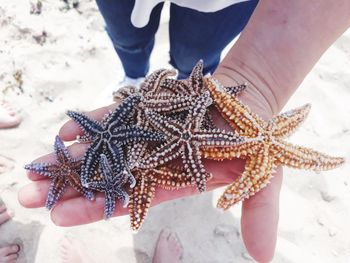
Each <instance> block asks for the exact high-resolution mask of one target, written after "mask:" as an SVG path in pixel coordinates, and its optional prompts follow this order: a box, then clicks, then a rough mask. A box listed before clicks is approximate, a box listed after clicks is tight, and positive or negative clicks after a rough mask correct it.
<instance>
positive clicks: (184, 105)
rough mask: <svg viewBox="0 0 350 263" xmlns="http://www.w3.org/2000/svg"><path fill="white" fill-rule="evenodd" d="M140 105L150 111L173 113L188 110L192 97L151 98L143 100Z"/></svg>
mask: <svg viewBox="0 0 350 263" xmlns="http://www.w3.org/2000/svg"><path fill="white" fill-rule="evenodd" d="M142 104H143V105H142V106H143V107H144V108H145V109H148V110H150V111H156V112H172V113H173V112H177V111H184V110H188V109H189V108H190V107H191V105H192V104H193V97H192V96H189V95H162V96H152V97H147V98H145V99H144V100H143V102H142Z"/></svg>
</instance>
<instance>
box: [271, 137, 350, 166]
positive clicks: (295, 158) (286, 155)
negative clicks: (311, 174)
mask: <svg viewBox="0 0 350 263" xmlns="http://www.w3.org/2000/svg"><path fill="white" fill-rule="evenodd" d="M271 151H272V153H273V155H274V156H275V158H276V163H277V164H284V165H287V166H289V167H292V168H297V169H309V170H314V171H323V170H331V169H334V168H336V167H339V166H340V165H342V164H343V163H344V161H345V160H344V158H341V157H331V156H329V155H327V154H323V153H320V152H317V151H314V150H312V149H310V148H306V147H301V146H296V145H292V144H290V143H287V142H283V141H276V143H274V144H273V146H272V148H271Z"/></svg>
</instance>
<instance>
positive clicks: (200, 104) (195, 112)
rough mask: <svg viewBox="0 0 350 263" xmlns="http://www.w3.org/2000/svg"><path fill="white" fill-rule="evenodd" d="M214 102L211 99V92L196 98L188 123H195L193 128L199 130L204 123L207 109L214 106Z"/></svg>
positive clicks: (190, 110)
mask: <svg viewBox="0 0 350 263" xmlns="http://www.w3.org/2000/svg"><path fill="white" fill-rule="evenodd" d="M212 102H213V100H212V99H211V97H210V94H209V92H204V93H202V95H200V96H199V97H197V98H196V100H195V102H193V105H192V107H191V108H190V109H189V112H188V115H187V118H186V123H193V124H194V127H193V128H199V127H200V126H201V124H202V122H203V119H204V115H205V113H206V112H207V107H209V106H210V105H211V104H212Z"/></svg>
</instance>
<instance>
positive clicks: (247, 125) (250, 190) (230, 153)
mask: <svg viewBox="0 0 350 263" xmlns="http://www.w3.org/2000/svg"><path fill="white" fill-rule="evenodd" d="M205 81H206V86H207V88H208V89H209V91H210V93H211V95H212V98H213V100H214V102H215V105H216V107H217V108H218V110H219V112H220V113H221V114H222V116H223V117H224V118H225V119H226V120H227V121H228V123H229V124H230V125H231V127H232V128H233V129H235V130H236V131H237V132H238V133H239V134H240V135H242V136H246V137H249V138H253V139H254V140H252V141H251V142H250V144H251V147H250V149H249V150H247V149H244V150H243V151H239V149H237V148H236V149H229V148H227V149H226V151H225V149H224V150H223V151H218V150H217V149H209V150H208V151H204V156H205V157H206V158H211V159H216V160H221V159H230V158H235V157H241V158H244V159H246V166H245V170H244V172H243V174H242V175H241V177H240V178H238V179H237V180H236V181H234V182H233V183H232V184H231V185H229V186H228V187H227V188H226V190H225V192H224V194H223V195H222V196H221V197H220V199H219V201H218V207H220V208H223V209H228V208H229V207H230V206H232V205H233V204H235V203H237V202H239V201H241V200H243V199H244V198H248V197H250V196H252V195H254V194H255V193H257V192H258V191H259V190H261V189H262V188H263V187H265V186H266V185H267V184H268V183H269V180H270V179H271V178H272V173H273V169H274V167H275V166H276V165H286V166H289V167H293V168H298V169H311V170H315V171H320V170H328V169H333V168H336V167H338V166H339V165H341V164H342V163H343V162H344V159H343V158H338V157H331V156H328V155H326V154H323V153H319V152H317V151H314V150H312V149H309V148H305V147H301V146H295V145H292V144H290V143H287V142H286V141H285V140H284V139H285V138H286V137H288V136H289V135H291V134H292V133H293V132H294V131H295V130H296V129H297V128H298V127H299V126H300V124H301V123H302V122H303V121H304V120H305V119H306V117H307V115H308V113H309V110H310V105H305V106H303V107H300V108H297V109H294V110H291V111H288V112H286V113H283V114H280V115H278V116H276V117H274V118H273V119H271V120H270V121H268V122H265V121H264V120H263V119H261V118H260V117H259V116H258V115H256V114H255V113H253V112H252V111H251V110H250V109H249V108H248V107H247V106H245V105H244V104H243V103H241V102H240V101H239V100H238V99H237V97H235V96H231V95H229V94H227V92H226V91H225V90H224V89H223V87H222V86H221V85H220V84H219V83H218V82H217V81H215V80H214V79H212V78H210V79H209V78H208V79H206V80H205Z"/></svg>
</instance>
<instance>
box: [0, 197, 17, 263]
mask: <svg viewBox="0 0 350 263" xmlns="http://www.w3.org/2000/svg"><path fill="white" fill-rule="evenodd" d="M10 218H11V215H10V214H9V213H8V212H7V209H6V206H5V205H3V204H2V203H0V226H1V225H2V224H4V223H5V222H7V221H8V220H9V219H10ZM18 252H19V246H18V245H9V246H5V247H0V262H16V259H17V258H18Z"/></svg>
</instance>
